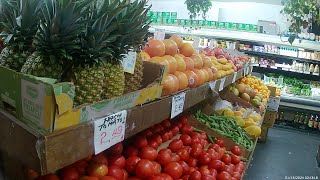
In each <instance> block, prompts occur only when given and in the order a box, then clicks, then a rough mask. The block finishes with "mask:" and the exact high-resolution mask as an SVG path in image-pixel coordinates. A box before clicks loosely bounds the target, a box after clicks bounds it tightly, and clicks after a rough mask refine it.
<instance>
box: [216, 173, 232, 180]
mask: <svg viewBox="0 0 320 180" xmlns="http://www.w3.org/2000/svg"><path fill="white" fill-rule="evenodd" d="M217 180H231V175H230V174H229V173H227V172H225V171H223V172H221V173H219V174H218V176H217Z"/></svg>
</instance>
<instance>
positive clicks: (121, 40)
mask: <svg viewBox="0 0 320 180" xmlns="http://www.w3.org/2000/svg"><path fill="white" fill-rule="evenodd" d="M150 8H151V6H147V0H141V1H137V0H136V1H134V2H132V3H131V4H130V6H128V7H127V8H126V10H125V11H124V12H123V13H121V15H120V16H119V17H118V18H117V19H116V21H117V24H118V31H117V32H116V33H118V34H120V36H119V37H118V40H117V41H116V43H115V44H114V46H113V48H114V49H115V50H114V51H115V54H114V56H113V57H114V59H115V61H119V60H121V59H122V57H123V56H124V54H126V53H128V51H129V50H131V49H136V47H138V46H139V45H140V44H142V43H143V41H144V37H145V36H146V34H147V33H148V29H149V25H150V23H148V19H149V16H148V12H149V10H150ZM128 27H130V28H128Z"/></svg>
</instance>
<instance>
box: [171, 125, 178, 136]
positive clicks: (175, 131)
mask: <svg viewBox="0 0 320 180" xmlns="http://www.w3.org/2000/svg"><path fill="white" fill-rule="evenodd" d="M171 132H172V134H173V136H175V135H177V134H179V127H178V126H174V127H172V128H171Z"/></svg>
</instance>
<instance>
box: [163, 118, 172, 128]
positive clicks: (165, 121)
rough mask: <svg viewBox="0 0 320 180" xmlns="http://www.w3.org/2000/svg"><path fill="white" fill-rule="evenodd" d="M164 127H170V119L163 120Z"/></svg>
mask: <svg viewBox="0 0 320 180" xmlns="http://www.w3.org/2000/svg"><path fill="white" fill-rule="evenodd" d="M161 125H162V127H164V128H165V129H169V128H170V126H171V122H170V120H169V119H166V120H164V121H162V122H161Z"/></svg>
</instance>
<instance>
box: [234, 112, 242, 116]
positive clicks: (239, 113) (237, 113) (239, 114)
mask: <svg viewBox="0 0 320 180" xmlns="http://www.w3.org/2000/svg"><path fill="white" fill-rule="evenodd" d="M233 113H234V116H238V117H242V116H243V113H242V112H241V111H234V112H233Z"/></svg>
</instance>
